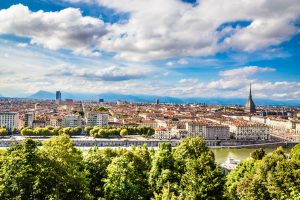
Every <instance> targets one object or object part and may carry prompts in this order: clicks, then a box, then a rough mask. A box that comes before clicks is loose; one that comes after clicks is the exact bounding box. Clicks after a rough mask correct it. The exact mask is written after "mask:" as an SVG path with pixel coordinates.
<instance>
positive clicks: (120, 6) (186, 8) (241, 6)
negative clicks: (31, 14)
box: [77, 0, 300, 61]
mask: <svg viewBox="0 0 300 200" xmlns="http://www.w3.org/2000/svg"><path fill="white" fill-rule="evenodd" d="M77 1H78V0H77ZM82 2H90V3H91V2H93V3H99V4H100V5H104V6H106V7H109V8H112V9H115V10H117V11H119V12H125V13H129V19H128V20H127V23H122V24H113V25H112V26H110V32H109V34H107V35H106V36H105V39H104V40H102V41H101V44H100V46H101V48H102V49H105V50H106V51H111V52H117V55H116V58H119V59H129V60H135V61H144V60H155V59H164V58H170V57H175V56H207V55H214V54H215V53H218V52H222V51H225V50H227V49H231V48H232V49H236V50H242V51H246V52H252V51H256V50H261V49H266V48H268V47H270V46H274V45H279V44H281V43H282V42H284V41H287V40H289V39H290V38H291V37H292V36H294V35H295V34H297V33H299V28H298V27H297V25H296V23H295V22H296V21H297V20H299V12H300V5H299V2H298V0H287V1H280V0H275V1H271V0H261V1H247V2H246V1H242V0H238V1H235V0H230V1H219V0H201V1H198V2H197V4H195V5H192V4H188V3H185V2H183V1H179V0H164V1H161V0H123V1H119V0H88V1H87V0H82ZM245 20H246V21H249V25H246V26H233V25H232V23H235V22H237V21H245ZM224 24H226V26H225V27H224V28H221V29H220V27H222V26H223V25H224ZM124 36H125V37H124Z"/></svg>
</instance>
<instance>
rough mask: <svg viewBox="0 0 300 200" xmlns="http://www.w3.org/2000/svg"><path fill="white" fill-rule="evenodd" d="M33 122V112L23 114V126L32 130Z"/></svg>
mask: <svg viewBox="0 0 300 200" xmlns="http://www.w3.org/2000/svg"><path fill="white" fill-rule="evenodd" d="M33 120H34V113H33V112H28V113H25V115H24V126H25V127H30V128H32V126H33Z"/></svg>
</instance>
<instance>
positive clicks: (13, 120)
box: [0, 112, 18, 130]
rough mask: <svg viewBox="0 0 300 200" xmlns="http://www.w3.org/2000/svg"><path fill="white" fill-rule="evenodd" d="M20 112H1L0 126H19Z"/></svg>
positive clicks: (10, 127) (10, 128)
mask: <svg viewBox="0 0 300 200" xmlns="http://www.w3.org/2000/svg"><path fill="white" fill-rule="evenodd" d="M17 120H18V113H16V112H0V127H5V128H7V129H8V130H12V129H14V128H17Z"/></svg>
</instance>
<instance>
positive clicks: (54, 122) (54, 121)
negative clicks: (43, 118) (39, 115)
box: [49, 116, 63, 127]
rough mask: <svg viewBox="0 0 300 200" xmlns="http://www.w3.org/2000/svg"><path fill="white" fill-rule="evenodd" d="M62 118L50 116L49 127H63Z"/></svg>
mask: <svg viewBox="0 0 300 200" xmlns="http://www.w3.org/2000/svg"><path fill="white" fill-rule="evenodd" d="M62 121H63V120H62V118H61V117H59V116H50V117H49V125H50V126H53V127H62V124H63V123H62Z"/></svg>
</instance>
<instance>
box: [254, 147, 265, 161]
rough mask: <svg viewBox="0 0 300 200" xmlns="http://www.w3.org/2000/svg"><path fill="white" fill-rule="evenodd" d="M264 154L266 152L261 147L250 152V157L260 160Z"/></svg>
mask: <svg viewBox="0 0 300 200" xmlns="http://www.w3.org/2000/svg"><path fill="white" fill-rule="evenodd" d="M265 155H266V152H265V151H264V150H263V149H262V148H259V149H256V150H255V151H254V152H252V153H251V154H250V156H251V158H253V159H254V160H261V159H263V157H264V156H265Z"/></svg>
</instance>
